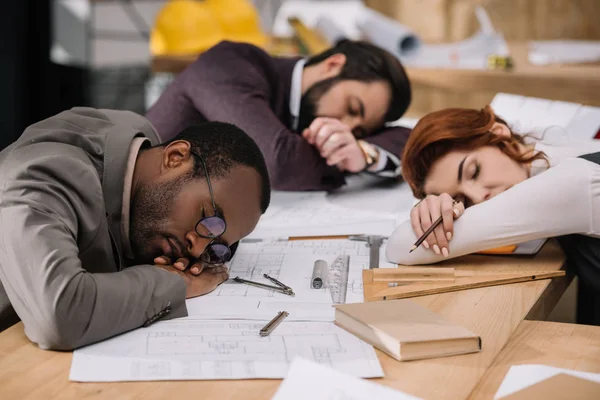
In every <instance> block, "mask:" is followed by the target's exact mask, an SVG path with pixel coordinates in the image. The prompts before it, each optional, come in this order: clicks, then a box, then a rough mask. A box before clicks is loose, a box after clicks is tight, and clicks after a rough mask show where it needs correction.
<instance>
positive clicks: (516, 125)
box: [491, 93, 600, 144]
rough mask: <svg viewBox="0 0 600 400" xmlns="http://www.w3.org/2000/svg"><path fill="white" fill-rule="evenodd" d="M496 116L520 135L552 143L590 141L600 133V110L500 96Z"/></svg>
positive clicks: (560, 102)
mask: <svg viewBox="0 0 600 400" xmlns="http://www.w3.org/2000/svg"><path fill="white" fill-rule="evenodd" d="M491 106H492V108H493V109H494V112H496V114H498V115H499V116H501V117H502V118H504V119H505V120H506V121H507V122H508V123H509V124H510V125H511V127H512V128H513V129H514V130H515V131H516V132H519V133H522V134H531V135H532V136H533V137H535V138H536V139H541V140H543V141H545V142H549V143H557V144H564V143H568V142H576V141H583V140H591V139H593V138H594V136H595V135H596V134H597V133H598V132H599V131H600V107H590V106H583V105H581V104H578V103H569V102H564V101H556V100H548V99H540V98H536V97H525V96H519V95H515V94H508V93H498V94H497V95H496V96H495V97H494V100H493V101H492V103H491Z"/></svg>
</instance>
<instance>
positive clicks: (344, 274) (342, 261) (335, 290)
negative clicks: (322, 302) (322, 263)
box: [327, 255, 350, 304]
mask: <svg viewBox="0 0 600 400" xmlns="http://www.w3.org/2000/svg"><path fill="white" fill-rule="evenodd" d="M349 270H350V256H349V255H341V256H338V257H337V258H336V259H335V260H334V261H333V262H332V263H331V266H330V267H329V271H328V276H327V285H328V287H329V291H330V292H331V298H332V300H333V304H345V303H346V292H347V290H348V271H349Z"/></svg>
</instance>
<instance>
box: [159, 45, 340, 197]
mask: <svg viewBox="0 0 600 400" xmlns="http://www.w3.org/2000/svg"><path fill="white" fill-rule="evenodd" d="M215 50H218V51H215ZM244 51H247V52H256V48H253V47H250V46H247V47H242V46H239V45H236V44H232V43H228V42H225V43H221V44H219V45H218V46H216V47H215V48H213V49H212V50H210V51H209V52H207V53H204V54H203V55H202V56H201V57H199V58H198V60H196V61H195V62H194V63H193V64H191V65H190V66H189V67H188V68H187V69H186V70H185V71H184V72H182V73H181V74H180V75H179V76H178V77H177V79H176V81H175V82H174V83H173V84H172V85H171V86H170V87H169V88H168V89H167V91H166V92H165V93H164V94H163V96H162V97H161V99H160V100H159V103H157V104H156V105H155V106H154V107H153V108H152V109H151V110H150V111H149V112H148V118H149V119H150V121H151V122H152V123H153V124H154V126H155V127H156V129H157V130H158V132H159V134H160V135H161V138H162V139H163V140H168V139H170V138H172V137H174V136H175V135H176V134H177V133H178V132H179V131H180V130H181V129H182V128H184V127H185V126H186V125H188V124H189V123H191V122H193V115H194V113H196V114H197V113H200V114H201V115H202V116H203V117H204V118H205V119H207V120H209V121H222V122H228V123H232V124H234V125H236V126H238V127H239V128H241V129H242V130H244V131H245V132H246V133H247V134H248V135H250V137H252V139H254V141H255V142H256V143H257V145H258V147H259V148H260V149H261V151H262V152H263V155H264V157H265V161H266V164H267V168H268V170H269V175H270V178H271V184H272V186H273V188H274V189H279V190H329V189H335V188H337V187H340V186H342V185H343V184H344V183H345V180H344V174H343V172H341V171H339V170H338V169H337V168H335V167H330V166H328V165H327V163H326V162H325V160H324V159H322V158H321V156H320V155H319V153H318V151H317V150H316V149H315V148H314V147H313V146H312V145H310V144H309V143H308V142H306V141H305V140H304V139H303V138H302V136H300V135H298V134H297V133H295V132H293V131H291V130H290V129H288V128H287V127H286V126H285V125H284V124H283V123H282V122H281V121H280V120H279V118H278V117H277V116H276V115H275V114H274V113H273V111H272V109H271V106H270V104H271V102H273V101H275V100H274V99H273V96H274V94H273V93H271V86H270V84H269V82H268V80H267V77H266V76H265V73H264V70H259V67H258V66H257V65H256V63H255V62H251V61H250V59H251V56H252V55H253V54H244ZM175 93H177V94H175Z"/></svg>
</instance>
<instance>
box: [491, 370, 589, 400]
mask: <svg viewBox="0 0 600 400" xmlns="http://www.w3.org/2000/svg"><path fill="white" fill-rule="evenodd" d="M558 374H567V375H572V376H575V377H577V378H581V379H587V380H590V381H594V382H598V383H600V374H594V373H591V372H580V371H575V370H571V369H563V368H554V367H548V366H546V365H539V364H524V365H513V366H512V367H510V369H509V370H508V373H507V374H506V376H505V377H504V381H502V384H501V385H500V388H498V392H496V396H495V397H494V399H500V398H502V397H506V396H508V395H511V394H513V393H516V392H518V391H520V390H523V389H525V388H527V387H529V386H531V385H535V384H536V383H538V382H541V381H545V380H546V379H548V378H552V377H553V376H555V375H558Z"/></svg>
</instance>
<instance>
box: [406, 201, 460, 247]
mask: <svg viewBox="0 0 600 400" xmlns="http://www.w3.org/2000/svg"><path fill="white" fill-rule="evenodd" d="M456 204H458V201H456V200H454V202H453V205H456ZM455 212H456V211H455ZM455 217H456V215H455ZM443 220H444V216H443V215H440V217H439V218H438V219H437V220H436V221H435V222H434V223H433V224H431V226H430V227H429V229H427V230H426V231H425V232H424V233H423V234H422V235H421V237H420V238H419V239H418V240H417V241H416V242H415V244H413V247H411V248H410V251H409V252H408V253H409V254H410V253H412V252H413V251H415V250H416V249H417V247H419V246H420V245H421V243H423V242H424V241H425V239H427V237H428V236H429V235H430V234H431V232H433V231H434V230H435V228H437V227H438V226H439V225H440V224H441V223H442V221H443Z"/></svg>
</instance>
